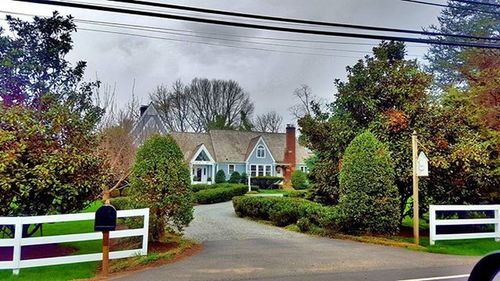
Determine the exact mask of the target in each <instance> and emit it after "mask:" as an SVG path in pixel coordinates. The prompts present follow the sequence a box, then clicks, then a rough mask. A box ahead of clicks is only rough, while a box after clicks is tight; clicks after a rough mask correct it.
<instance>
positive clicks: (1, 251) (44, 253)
mask: <svg viewBox="0 0 500 281" xmlns="http://www.w3.org/2000/svg"><path fill="white" fill-rule="evenodd" d="M13 252H14V248H13V247H0V261H11V260H12V255H13ZM75 252H76V249H75V248H72V247H68V246H62V245H58V244H44V245H33V246H23V247H21V259H22V260H32V259H42V258H52V257H60V256H69V255H72V254H73V253H75Z"/></svg>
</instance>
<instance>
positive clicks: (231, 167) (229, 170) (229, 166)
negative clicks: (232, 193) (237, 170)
mask: <svg viewBox="0 0 500 281" xmlns="http://www.w3.org/2000/svg"><path fill="white" fill-rule="evenodd" d="M227 171H228V173H229V176H231V175H232V174H233V173H234V164H229V165H227Z"/></svg>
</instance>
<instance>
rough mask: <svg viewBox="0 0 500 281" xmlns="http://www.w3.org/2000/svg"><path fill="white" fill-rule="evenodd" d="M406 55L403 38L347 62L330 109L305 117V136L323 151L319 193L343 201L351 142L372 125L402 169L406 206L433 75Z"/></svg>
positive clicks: (316, 175) (315, 177)
mask: <svg viewBox="0 0 500 281" xmlns="http://www.w3.org/2000/svg"><path fill="white" fill-rule="evenodd" d="M404 55H405V47H404V44H403V43H399V42H382V43H381V44H380V45H379V46H378V47H375V48H374V49H373V56H371V57H369V56H367V57H366V58H365V59H364V60H360V61H358V63H356V64H355V65H354V66H352V67H347V68H346V69H347V81H345V82H344V81H340V80H338V79H337V80H336V81H335V85H336V87H337V90H338V93H337V94H336V95H335V102H334V103H333V104H332V105H331V106H330V112H328V113H325V112H316V114H315V115H314V116H311V115H307V116H305V117H304V118H301V119H300V120H299V125H300V126H301V131H302V133H303V135H302V137H301V141H302V142H303V143H305V144H306V145H307V146H309V147H310V148H311V149H312V150H314V151H315V153H316V155H317V157H318V159H317V163H316V165H315V167H314V169H313V170H312V171H311V174H310V176H309V178H310V180H311V181H312V182H313V184H314V186H315V189H316V195H317V196H318V197H320V199H323V201H325V202H326V203H330V204H335V203H336V202H337V201H338V192H339V182H338V175H339V171H340V168H341V166H342V158H343V154H344V151H345V149H346V148H347V145H348V144H349V143H350V141H351V140H352V139H353V138H354V137H355V136H356V135H357V134H359V133H361V132H363V131H364V130H366V129H371V131H372V132H373V133H374V134H375V135H376V136H377V137H378V138H379V139H380V140H382V141H384V142H385V143H387V144H388V145H389V149H390V151H391V155H392V157H393V160H394V164H395V169H396V171H397V177H396V185H397V186H398V189H399V192H400V198H401V208H400V209H401V210H404V209H405V208H404V206H405V204H406V200H407V199H408V198H409V197H410V196H411V175H412V174H411V167H412V164H411V157H409V156H408V155H411V151H410V150H411V147H410V146H409V145H408V144H409V143H411V134H412V132H413V130H419V129H420V128H421V126H422V125H423V122H421V121H420V120H422V119H423V116H425V114H426V113H427V112H428V111H429V97H428V93H427V89H428V88H429V86H430V83H431V77H430V76H429V75H427V74H425V73H424V72H422V71H421V70H419V67H418V64H417V62H416V61H415V60H405V59H404ZM333 144H334V145H333Z"/></svg>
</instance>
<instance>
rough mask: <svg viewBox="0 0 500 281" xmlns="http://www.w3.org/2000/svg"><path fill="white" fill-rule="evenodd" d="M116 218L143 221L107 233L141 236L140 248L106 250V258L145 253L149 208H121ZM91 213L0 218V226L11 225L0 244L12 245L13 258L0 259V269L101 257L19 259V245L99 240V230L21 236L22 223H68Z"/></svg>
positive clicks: (15, 269)
mask: <svg viewBox="0 0 500 281" xmlns="http://www.w3.org/2000/svg"><path fill="white" fill-rule="evenodd" d="M117 217H118V218H128V217H143V218H144V223H143V226H142V228H137V229H126V230H116V231H111V232H110V233H109V236H110V238H124V237H135V236H141V237H142V247H141V248H138V249H132V250H125V251H113V252H110V253H109V258H110V259H120V258H128V257H132V256H137V255H147V254H148V229H149V209H135V210H122V211H118V212H117ZM94 218H95V213H80V214H67V215H52V216H34V217H0V225H13V226H14V238H10V239H0V247H13V248H14V251H13V258H12V260H11V261H0V269H12V273H13V274H19V269H21V268H28V267H37V266H48V265H58V264H69V263H78V262H89V261H99V260H102V253H95V254H84V255H71V256H62V257H50V258H38V259H28V260H21V247H23V246H33V245H43V244H57V243H66V242H77V241H89V240H99V239H102V233H101V232H89V233H78V234H65V235H52V236H43V237H26V238H23V237H22V229H23V225H26V224H40V223H55V222H70V221H84V220H94Z"/></svg>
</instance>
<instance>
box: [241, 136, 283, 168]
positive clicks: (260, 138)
mask: <svg viewBox="0 0 500 281" xmlns="http://www.w3.org/2000/svg"><path fill="white" fill-rule="evenodd" d="M261 140H262V143H263V144H264V146H265V148H266V150H267V152H269V155H271V159H273V163H276V160H274V157H273V154H272V153H271V150H270V149H269V147H268V146H267V143H266V141H265V140H264V138H263V137H262V136H260V137H259V140H258V141H257V142H256V143H255V145H254V147H253V148H252V152H250V153H249V154H248V156H247V159H245V162H247V163H248V159H249V158H250V157H251V156H252V154H253V153H254V152H255V149H256V148H257V147H258V146H259V143H260V141H261ZM257 158H265V156H264V157H257Z"/></svg>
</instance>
